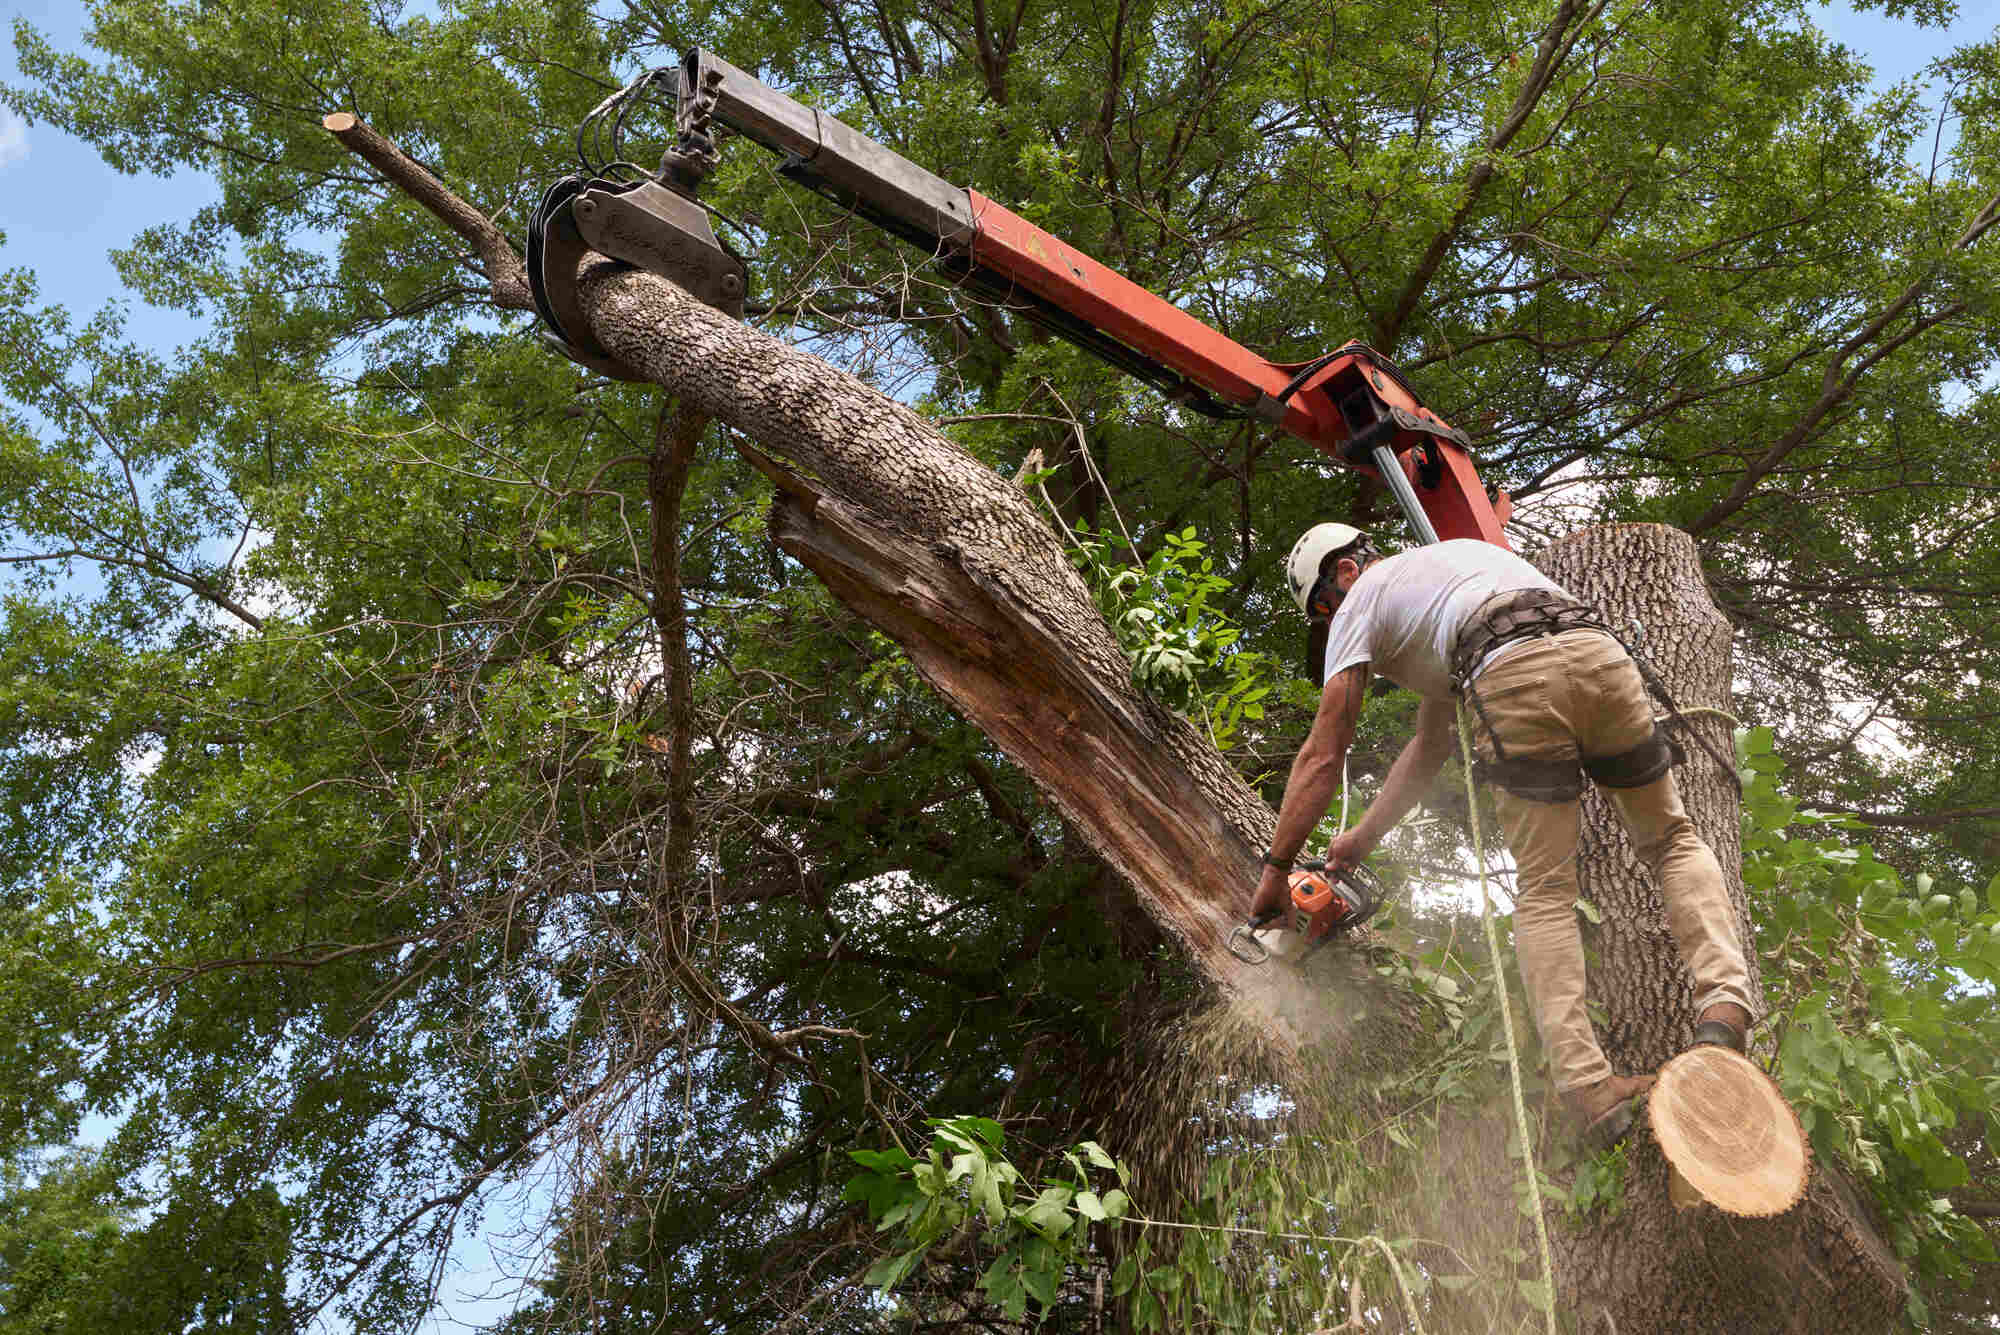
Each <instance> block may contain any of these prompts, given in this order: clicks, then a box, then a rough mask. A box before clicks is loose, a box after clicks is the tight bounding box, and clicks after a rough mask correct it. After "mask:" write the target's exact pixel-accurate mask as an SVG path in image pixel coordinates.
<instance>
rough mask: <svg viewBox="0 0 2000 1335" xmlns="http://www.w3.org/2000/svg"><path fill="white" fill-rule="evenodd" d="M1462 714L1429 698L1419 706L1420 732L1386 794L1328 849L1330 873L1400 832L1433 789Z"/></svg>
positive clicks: (1449, 704) (1391, 772) (1395, 768)
mask: <svg viewBox="0 0 2000 1335" xmlns="http://www.w3.org/2000/svg"><path fill="white" fill-rule="evenodd" d="M1455 727H1456V716H1455V711H1454V708H1453V705H1452V702H1451V701H1449V700H1425V701H1423V702H1422V703H1421V704H1420V705H1418V707H1417V731H1416V735H1415V736H1413V737H1411V738H1410V740H1409V741H1408V742H1406V743H1405V744H1404V746H1403V751H1402V754H1400V755H1398V756H1397V757H1396V763H1395V764H1394V765H1391V766H1390V767H1389V777H1388V778H1387V779H1385V780H1383V782H1382V791H1381V793H1379V794H1378V795H1377V796H1376V798H1375V800H1374V801H1373V802H1371V803H1370V804H1369V806H1368V810H1366V811H1364V812H1362V813H1361V819H1359V820H1357V821H1355V822H1354V828H1353V829H1351V830H1349V831H1347V832H1346V833H1345V834H1343V835H1341V836H1340V837H1339V838H1338V839H1335V840H1334V841H1333V843H1332V844H1330V845H1329V846H1328V847H1327V850H1326V864H1327V869H1328V870H1329V871H1332V870H1336V869H1338V868H1341V867H1351V866H1353V865H1354V864H1355V863H1357V862H1359V861H1361V859H1363V858H1365V857H1367V856H1368V854H1369V853H1370V852H1372V851H1373V850H1374V848H1375V845H1377V844H1379V843H1381V842H1382V840H1383V838H1384V837H1385V836H1386V835H1387V834H1388V833H1389V831H1391V830H1393V829H1395V828H1396V826H1397V825H1398V824H1399V823H1400V822H1401V821H1402V819H1403V817H1405V816H1407V815H1409V814H1410V808H1411V807H1414V806H1415V805H1416V804H1417V803H1418V802H1419V801H1421V800H1422V799H1423V796H1424V794H1425V793H1426V792H1429V791H1430V786H1431V780H1433V779H1435V778H1436V777H1437V772H1438V770H1439V769H1441V768H1442V767H1443V766H1444V762H1445V760H1446V758H1448V757H1449V756H1450V755H1451V753H1452V749H1453V746H1454V743H1455V741H1456V738H1455V736H1454V732H1455Z"/></svg>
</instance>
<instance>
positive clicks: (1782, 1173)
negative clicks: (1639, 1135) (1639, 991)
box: [1646, 1047, 1811, 1216]
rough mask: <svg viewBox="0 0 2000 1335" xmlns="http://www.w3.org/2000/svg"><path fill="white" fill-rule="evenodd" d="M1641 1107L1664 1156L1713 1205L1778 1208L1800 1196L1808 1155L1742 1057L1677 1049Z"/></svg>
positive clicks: (1766, 1080) (1791, 1118)
mask: <svg viewBox="0 0 2000 1335" xmlns="http://www.w3.org/2000/svg"><path fill="white" fill-rule="evenodd" d="M1646 1107H1647V1111H1648V1113H1649V1114H1650V1115H1651V1118H1652V1126H1653V1136H1654V1138H1655V1139H1656V1140H1658V1141H1659V1143H1660V1151H1661V1153H1663V1154H1665V1155H1666V1156H1667V1162H1668V1163H1670V1164H1672V1165H1673V1166H1674V1168H1675V1170H1676V1171H1677V1172H1678V1173H1679V1174H1680V1176H1681V1179H1682V1180H1683V1181H1685V1182H1686V1183H1687V1185H1688V1186H1690V1187H1692V1188H1693V1189H1694V1191H1695V1192H1696V1193H1697V1194H1698V1195H1699V1197H1700V1199H1701V1200H1703V1201H1705V1202H1707V1203H1708V1204H1710V1205H1713V1206H1715V1207H1716V1208H1717V1209H1718V1210H1724V1211H1727V1212H1728V1213H1730V1214H1733V1215H1748V1216H1762V1215H1776V1214H1783V1213H1784V1212H1785V1211H1787V1210H1789V1209H1791V1208H1792V1207H1793V1206H1795V1205H1797V1204H1798V1203H1799V1199H1800V1197H1802V1196H1804V1195H1805V1190H1806V1170H1807V1168H1808V1167H1809V1166H1810V1164H1811V1155H1810V1153H1809V1152H1808V1150H1807V1148H1806V1137H1805V1132H1804V1131H1802V1130H1801V1129H1800V1127H1799V1119H1798V1114H1796V1113H1794V1112H1793V1111H1792V1109H1791V1105H1789V1104H1787V1103H1786V1102H1785V1096H1784V1095H1783V1094H1782V1093H1780V1092H1779V1090H1778V1086H1777V1085H1776V1083H1774V1082H1773V1081H1772V1079H1771V1077H1770V1076H1768V1075H1765V1074H1764V1072H1763V1071H1761V1070H1759V1069H1758V1067H1757V1065H1756V1063H1754V1062H1752V1061H1750V1060H1749V1059H1747V1058H1745V1057H1743V1056H1740V1055H1738V1054H1737V1053H1734V1052H1731V1051H1729V1050H1728V1049H1726V1048H1717V1047H1701V1048H1695V1049H1693V1050H1692V1051H1689V1052H1684V1053H1682V1054H1681V1055H1680V1056H1678V1057H1676V1058H1674V1059H1673V1060H1672V1061H1670V1062H1668V1063H1667V1064H1666V1065H1665V1066H1663V1067H1661V1068H1660V1078H1659V1080H1658V1081H1657V1082H1656V1083H1655V1084H1654V1085H1653V1090H1652V1094H1651V1096H1650V1097H1649V1098H1648V1099H1647V1101H1646ZM1677 1203H1678V1202H1677Z"/></svg>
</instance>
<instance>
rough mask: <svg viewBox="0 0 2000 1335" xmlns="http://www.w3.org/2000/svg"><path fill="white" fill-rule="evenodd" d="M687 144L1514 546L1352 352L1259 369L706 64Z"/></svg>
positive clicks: (1423, 515)
mask: <svg viewBox="0 0 2000 1335" xmlns="http://www.w3.org/2000/svg"><path fill="white" fill-rule="evenodd" d="M677 120H678V124H679V128H680V131H681V135H682V139H683V141H684V142H685V141H687V140H689V139H690V137H693V138H694V139H695V140H697V141H705V136H706V134H707V131H708V127H709V125H710V124H711V123H719V124H721V125H724V126H726V127H728V128H729V129H731V130H734V131H736V132H737V133H738V134H741V135H743V136H744V137H745V138H748V139H750V140H752V141H754V142H756V143H758V144H761V145H763V146H764V147H765V148H767V149H770V150H772V151H773V152H775V153H777V154H779V155H780V156H781V158H782V159H783V161H782V162H781V163H780V165H779V167H778V171H779V173H780V174H781V175H783V176H785V177H786V178H787V179H789V180H792V181H795V182H797V183H799V184H801V185H804V186H806V187H807V188H809V189H812V190H814V191H816V192H817V193H819V194H822V195H824V196H826V197H828V198H829V199H832V200H834V201H835V202H837V203H839V204H840V205H841V206H843V207H845V208H848V209H851V210H852V211H853V212H855V213H856V214H858V215H860V216H861V217H863V218H865V219H867V220H868V221H870V222H872V223H874V224H876V225H877V226H879V227H881V228H883V229H884V230H886V231H888V232H890V233H891V234H893V235H895V236H897V237H900V238H901V239H902V240H904V241H907V242H909V243H910V244H911V245H913V246H916V247H918V248H920V249H922V250H925V251H927V252H929V253H930V254H931V255H932V257H933V258H934V259H935V260H936V261H937V263H938V264H939V266H940V267H941V268H942V269H943V270H944V271H945V272H947V273H949V274H951V275H953V276H954V277H956V278H957V279H958V280H959V281H960V282H962V283H963V284H965V285H966V286H968V287H970V288H971V289H973V290H974V291H975V292H977V293H979V294H980V295H981V296H984V297H987V298H989V299H992V300H995V301H998V302H1001V303H1003V304H1004V305H1006V306H1007V307H1008V308H1009V309H1012V310H1015V311H1017V312H1019V313H1020V314H1022V315H1024V316H1026V317H1027V318H1029V319H1032V320H1035V321H1037V322H1038V323H1040V324H1042V325H1044V326H1045V327H1047V328H1049V329H1050V330H1051V331H1053V332H1055V333H1057V334H1059V335H1061V336H1062V337H1064V338H1067V339H1069V340H1070V341H1072V342H1074V343H1076V344H1078V345H1079V346H1081V347H1083V348H1084V349H1086V350H1087V351H1090V352H1092V353H1094V354H1096V355H1098V356H1100V357H1102V358H1103V359H1105V360H1106V361H1108V362H1110V363H1112V364H1113V365H1116V366H1118V367H1120V368H1121V369H1123V370H1126V371H1128V372H1130V373H1131V374H1133V375H1136V376H1138V377H1140V378H1141V379H1144V380H1146V381H1148V382H1149V383H1152V384H1154V385H1156V386H1157V387H1158V388H1160V389H1161V391H1162V392H1164V393H1165V394H1167V395H1168V396H1169V397H1170V398H1172V399H1174V400H1175V401H1177V402H1180V403H1182V404H1184V405H1185V406H1187V407H1188V408H1190V409H1191V410H1193V411H1196V412H1199V413H1202V414H1204V415H1207V416H1210V417H1220V418H1250V419H1255V420H1259V421H1264V422H1268V423H1270V424H1272V425H1275V426H1278V427H1281V428H1282V429H1284V430H1285V431H1287V432H1289V433H1290V434H1292V435H1294V436H1297V437H1298V438H1299V439H1301V440H1304V441H1306V442H1308V443H1310V444H1311V445H1313V446H1314V447H1315V448H1317V449H1318V450H1320V451H1321V452H1322V453H1324V454H1326V455H1327V456H1328V457H1330V458H1332V459H1334V460H1335V461H1337V462H1339V463H1341V464H1343V465H1345V466H1347V467H1350V468H1354V469H1357V470H1359V471H1361V472H1363V473H1368V474H1371V475H1374V476H1376V477H1378V478H1380V479H1381V480H1382V481H1383V483H1384V484H1385V485H1387V486H1388V487H1389V488H1390V490H1391V492H1392V493H1393V494H1394V495H1395V496H1396V498H1397V500H1398V503H1399V504H1401V505H1402V506H1403V508H1404V510H1405V512H1406V514H1407V515H1408V517H1409V519H1410V522H1411V524H1412V526H1413V527H1414V528H1415V529H1416V531H1417V532H1418V534H1419V536H1421V537H1424V538H1426V539H1435V538H1477V539H1481V540H1483V541H1486V542H1491V543H1495V544H1497V545H1499V546H1502V547H1505V546H1507V545H1508V544H1507V539H1506V537H1505V535H1504V533H1503V531H1502V525H1503V524H1504V522H1505V519H1506V515H1507V512H1508V511H1509V510H1511V508H1512V507H1511V505H1510V504H1509V502H1508V501H1507V499H1506V496H1505V493H1496V494H1495V495H1493V496H1489V495H1488V493H1487V489H1486V487H1485V486H1484V484H1483V483H1482V482H1481V481H1480V479H1479V473H1478V469H1477V468H1476V467H1475V466H1474V464H1473V461H1472V456H1471V452H1470V449H1469V442H1468V441H1467V440H1466V438H1465V436H1464V435H1463V434H1462V433H1460V432H1458V431H1456V430H1454V429H1453V428H1452V427H1450V426H1449V425H1448V424H1446V423H1445V422H1444V421H1443V420H1442V419H1440V418H1439V417H1438V416H1437V415H1436V414H1434V413H1432V412H1431V411H1430V410H1429V409H1428V408H1426V407H1425V406H1424V405H1423V404H1422V402H1421V401H1420V400H1419V399H1418V398H1417V396H1416V394H1415V393H1414V391H1412V390H1411V388H1410V386H1409V385H1408V383H1407V382H1406V381H1404V379H1403V377H1402V375H1401V374H1400V373H1399V372H1398V371H1397V370H1396V368H1395V366H1394V364H1393V363H1391V362H1390V361H1389V360H1388V359H1387V358H1385V357H1383V356H1382V355H1381V354H1380V353H1377V352H1376V351H1374V350H1373V349H1372V348H1369V347H1367V346H1366V345H1364V344H1360V343H1349V344H1347V345H1345V346H1344V347H1341V348H1339V349H1336V350H1335V351H1333V352H1331V353H1328V354H1326V355H1324V356H1322V357H1319V358H1315V359H1314V360H1312V361H1310V362H1304V363H1284V362H1273V361H1271V360H1269V359H1268V358H1265V357H1261V356H1259V355H1258V354H1256V353H1255V352H1253V351H1251V350H1250V349H1249V348H1246V347H1244V346H1243V345H1242V344H1240V343H1238V342H1236V341H1235V340H1234V339H1232V338H1230V337H1229V336H1228V335H1226V334H1223V333H1222V332H1220V331H1219V330H1217V329H1215V328H1213V327H1212V326H1210V325H1208V324H1206V323H1204V322H1202V321H1201V320H1199V319H1197V318H1195V317H1194V316H1192V315H1190V314H1188V313H1187V312H1186V311H1184V310H1182V309H1181V308H1180V307H1178V306H1175V305H1174V304H1173V303H1172V302H1169V301H1167V300H1165V299H1164V298H1162V297H1160V296H1158V295H1157V294H1155V293H1153V292H1151V291H1149V290H1147V289H1146V288H1144V287H1141V286H1140V285H1139V284H1137V283H1134V282H1133V281H1132V280H1130V279H1129V278H1126V277H1125V276H1124V275H1122V274H1120V273H1118V272H1117V271H1116V270H1114V269H1112V268H1110V267H1109V266H1107V265H1104V264H1101V263H1099V262H1098V261H1096V260H1094V259H1092V258H1091V257H1090V256H1088V255H1086V254H1084V253H1083V252H1082V251H1080V250H1078V249H1077V248H1076V247H1075V246H1072V245H1070V244H1069V243H1068V242H1066V241H1063V240H1062V239H1061V238H1059V237H1056V236H1053V235H1051V234H1050V233H1048V232H1046V231H1044V230H1043V229H1041V228H1040V227H1037V226H1035V225H1034V224H1033V223H1031V222H1029V221H1027V220H1026V219H1025V218H1022V217H1021V216H1020V215H1019V214H1016V213H1014V212H1013V211H1012V210H1010V209H1008V208H1007V207H1005V206H1004V205H1002V204H1000V203H998V202H996V201H994V200H992V199H990V198H988V197H987V196H985V195H983V194H980V193H979V192H978V191H976V190H971V189H968V188H965V187H962V186H957V185H954V184H952V183H951V182H949V181H946V180H945V179H944V178H942V177H940V176H937V175H935V174H933V173H931V172H929V171H926V170H925V169H924V168H922V167H920V166H918V165H917V164H916V163H914V162H911V161H910V160H909V159H907V158H905V157H903V156H901V155H900V154H898V153H896V152H894V151H893V150H891V149H889V148H886V147H884V146H883V145H881V144H879V143H877V142H876V141H874V140H873V139H870V138H868V137H867V136H866V135H864V134H861V133H860V132H858V131H856V130H854V129H853V128H852V127H850V126H848V125H846V124H844V123H843V122H841V121H840V120H838V119H837V118H835V117H833V116H830V115H828V114H827V113H826V112H824V111H821V110H819V109H818V108H817V107H810V106H806V105H805V104H803V103H801V102H799V101H797V100H795V99H793V98H791V97H789V96H787V95H786V94H784V93H781V92H779V91H778V90H776V89H774V88H771V87H769V86H768V85H766V84H764V83H763V82H762V81H760V80H758V79H757V78H756V77H755V76H753V75H750V74H747V73H745V72H744V71H743V70H740V69H738V68H737V67H736V66H734V65H732V64H730V63H729V62H728V61H726V60H724V59H722V58H721V57H719V56H717V55H715V54H714V53H713V52H711V51H707V50H703V49H701V48H696V49H695V50H693V51H690V52H688V53H687V55H686V57H685V58H684V59H683V61H682V65H681V79H680V100H679V106H678V108H677Z"/></svg>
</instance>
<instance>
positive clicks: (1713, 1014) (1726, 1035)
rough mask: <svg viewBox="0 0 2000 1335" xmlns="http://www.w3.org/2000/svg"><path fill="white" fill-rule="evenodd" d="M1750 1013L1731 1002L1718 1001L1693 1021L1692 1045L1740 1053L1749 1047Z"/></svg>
mask: <svg viewBox="0 0 2000 1335" xmlns="http://www.w3.org/2000/svg"><path fill="white" fill-rule="evenodd" d="M1749 1041H1750V1012H1749V1011H1747V1010H1745V1009H1744V1008H1743V1007H1741V1006H1739V1005H1737V1004H1736V1003H1735V1002H1733V1001H1718V1002H1716V1003H1715V1004H1714V1005H1712V1006H1710V1007H1709V1008H1708V1009H1707V1010H1705V1011H1703V1012H1702V1013H1701V1018H1700V1019H1699V1020H1696V1021H1695V1025H1694V1045H1695V1046H1696V1047H1700V1046H1702V1045H1703V1044H1704V1043H1707V1044H1711V1045H1713V1046H1715V1047H1718V1048H1729V1049H1732V1050H1733V1051H1736V1052H1742V1051H1743V1050H1744V1049H1746V1048H1747V1047H1748V1046H1749Z"/></svg>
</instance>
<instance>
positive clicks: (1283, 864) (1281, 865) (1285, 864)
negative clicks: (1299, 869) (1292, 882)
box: [1264, 848, 1298, 871]
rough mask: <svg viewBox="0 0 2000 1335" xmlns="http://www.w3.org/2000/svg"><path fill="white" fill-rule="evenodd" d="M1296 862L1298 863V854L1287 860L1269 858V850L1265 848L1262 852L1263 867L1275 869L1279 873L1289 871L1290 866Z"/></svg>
mask: <svg viewBox="0 0 2000 1335" xmlns="http://www.w3.org/2000/svg"><path fill="white" fill-rule="evenodd" d="M1296 861H1298V854H1296V853H1294V854H1293V855H1292V856H1291V857H1288V858H1276V857H1272V856H1271V850H1270V849H1268V848H1267V849H1265V850H1264V865H1265V866H1267V867H1276V868H1277V869H1278V870H1279V871H1290V870H1291V869H1292V864H1293V863H1294V862H1296Z"/></svg>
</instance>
